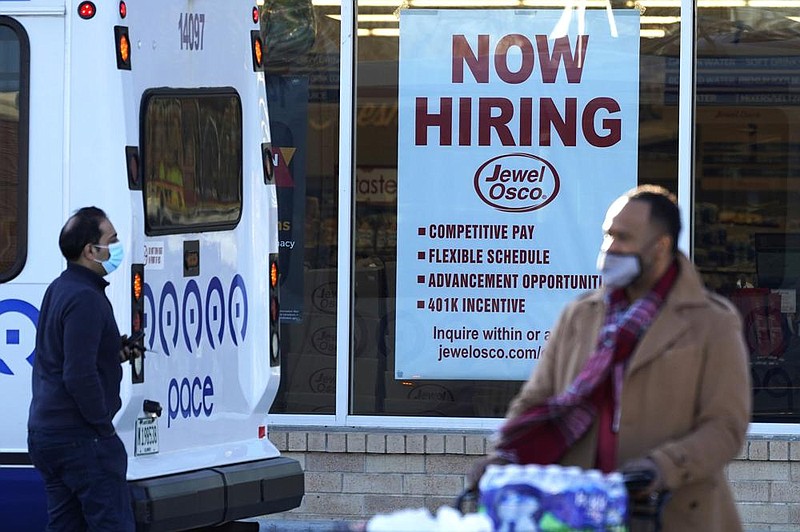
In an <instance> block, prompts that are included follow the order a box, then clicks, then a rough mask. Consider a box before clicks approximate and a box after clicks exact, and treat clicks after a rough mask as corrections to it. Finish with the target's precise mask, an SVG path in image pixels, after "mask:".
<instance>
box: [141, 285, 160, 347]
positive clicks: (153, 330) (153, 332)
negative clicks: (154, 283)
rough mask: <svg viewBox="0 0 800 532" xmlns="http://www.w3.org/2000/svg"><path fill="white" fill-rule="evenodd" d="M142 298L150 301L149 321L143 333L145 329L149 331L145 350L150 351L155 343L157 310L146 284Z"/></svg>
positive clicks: (150, 290) (151, 292)
mask: <svg viewBox="0 0 800 532" xmlns="http://www.w3.org/2000/svg"><path fill="white" fill-rule="evenodd" d="M144 298H145V299H147V300H149V301H150V309H151V311H152V312H151V314H150V319H149V320H147V323H145V331H146V330H147V329H150V337H149V338H148V339H147V348H148V349H150V350H151V351H152V349H153V344H154V343H155V341H156V317H155V315H156V312H157V310H158V309H156V299H155V297H154V296H153V289H152V288H150V285H149V284H147V283H144Z"/></svg>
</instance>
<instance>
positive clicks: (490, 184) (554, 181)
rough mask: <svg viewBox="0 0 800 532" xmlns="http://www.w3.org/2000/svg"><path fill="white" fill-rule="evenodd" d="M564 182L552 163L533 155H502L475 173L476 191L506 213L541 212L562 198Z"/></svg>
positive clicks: (490, 204) (483, 165)
mask: <svg viewBox="0 0 800 532" xmlns="http://www.w3.org/2000/svg"><path fill="white" fill-rule="evenodd" d="M560 187H561V182H560V179H559V177H558V172H557V171H556V169H555V167H554V166H553V165H552V164H550V162H548V161H546V160H545V159H542V158H541V157H538V156H536V155H531V154H529V153H511V154H508V155H500V156H497V157H494V158H492V159H489V160H488V161H486V162H485V163H483V164H482V165H481V166H480V168H478V171H477V172H475V192H476V193H477V194H478V197H479V198H480V199H481V200H482V201H483V202H484V203H486V204H487V205H489V206H491V207H494V208H495V209H497V210H499V211H503V212H529V211H535V210H537V209H541V208H542V207H544V206H545V205H548V204H549V203H551V202H552V201H553V200H554V199H556V196H557V195H558V191H559V188H560Z"/></svg>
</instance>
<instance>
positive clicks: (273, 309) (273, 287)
mask: <svg viewBox="0 0 800 532" xmlns="http://www.w3.org/2000/svg"><path fill="white" fill-rule="evenodd" d="M279 280H280V276H279V274H278V254H277V253H270V255H269V334H270V338H269V365H270V367H276V366H280V365H281V341H280V326H281V324H280V314H281V304H280V292H279V290H278V281H279Z"/></svg>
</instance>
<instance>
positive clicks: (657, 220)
mask: <svg viewBox="0 0 800 532" xmlns="http://www.w3.org/2000/svg"><path fill="white" fill-rule="evenodd" d="M625 196H627V197H628V199H629V200H631V201H633V200H636V201H644V202H646V203H647V204H648V205H650V223H652V224H655V225H657V226H659V228H660V229H662V230H663V231H664V232H666V233H667V234H668V235H669V236H670V237H672V253H673V254H675V253H677V252H678V235H679V234H680V232H681V213H680V210H679V209H678V198H676V197H675V194H673V193H672V192H670V191H669V190H667V189H665V188H664V187H659V186H656V185H641V186H638V187H636V188H634V189H632V190H630V191H628V193H627V194H625Z"/></svg>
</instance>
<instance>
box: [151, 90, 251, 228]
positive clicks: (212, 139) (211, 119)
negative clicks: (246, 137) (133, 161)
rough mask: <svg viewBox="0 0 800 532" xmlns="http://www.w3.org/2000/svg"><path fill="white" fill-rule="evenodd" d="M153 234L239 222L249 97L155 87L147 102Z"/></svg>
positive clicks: (229, 224)
mask: <svg viewBox="0 0 800 532" xmlns="http://www.w3.org/2000/svg"><path fill="white" fill-rule="evenodd" d="M142 159H143V160H142V168H143V176H144V199H145V204H144V208H145V217H146V220H147V231H146V232H147V234H150V235H157V234H167V233H184V232H197V231H209V230H211V231H213V230H222V229H230V228H232V227H234V226H235V225H236V224H237V223H238V221H239V218H240V216H241V212H242V105H241V101H240V99H239V95H238V94H237V93H236V91H234V90H233V89H215V90H207V89H203V90H154V91H148V92H147V93H146V94H145V95H144V98H143V105H142Z"/></svg>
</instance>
